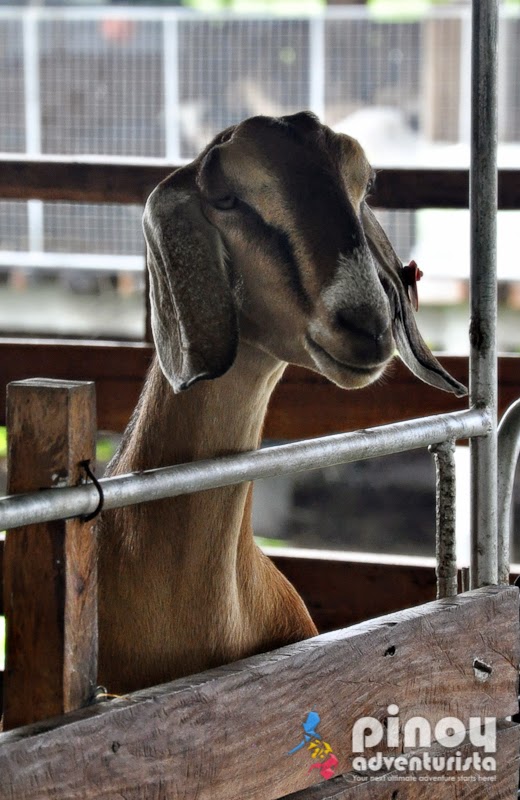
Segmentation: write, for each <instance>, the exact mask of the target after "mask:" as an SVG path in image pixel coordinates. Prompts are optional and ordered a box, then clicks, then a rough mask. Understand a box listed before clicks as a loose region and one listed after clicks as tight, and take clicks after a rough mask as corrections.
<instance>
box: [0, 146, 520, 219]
mask: <svg viewBox="0 0 520 800" xmlns="http://www.w3.org/2000/svg"><path fill="white" fill-rule="evenodd" d="M375 166H376V167H377V164H376V165H375ZM175 168H176V167H175V166H174V165H173V164H172V165H170V164H162V163H160V162H154V161H153V160H149V161H146V160H141V161H138V160H134V161H127V160H122V159H117V160H115V159H111V160H108V159H105V160H102V159H99V160H98V161H94V160H93V159H88V161H87V160H83V161H82V160H81V159H78V158H66V157H64V156H59V157H43V158H38V159H19V158H17V157H16V156H14V157H13V156H7V157H6V156H4V157H3V158H2V159H1V160H0V198H3V199H10V200H28V199H38V200H67V201H79V202H84V203H144V201H145V200H146V197H147V196H148V194H149V193H150V191H151V190H152V189H153V188H154V186H156V185H157V184H158V183H159V182H160V181H161V180H162V179H163V178H165V177H166V176H167V175H169V174H170V172H172V171H173V170H174V169H175ZM519 172H520V170H517V169H501V170H499V176H498V206H499V208H500V209H514V208H519V207H520V188H519V187H520V181H519V180H518V174H519ZM468 186H469V181H468V170H465V169H451V168H447V169H439V168H435V169H431V168H428V167H422V168H394V169H388V168H385V169H382V170H379V171H378V177H377V183H376V186H375V188H374V190H373V192H372V193H371V196H370V204H371V205H372V206H374V207H375V208H387V209H418V208H467V207H468V197H469V192H468Z"/></svg>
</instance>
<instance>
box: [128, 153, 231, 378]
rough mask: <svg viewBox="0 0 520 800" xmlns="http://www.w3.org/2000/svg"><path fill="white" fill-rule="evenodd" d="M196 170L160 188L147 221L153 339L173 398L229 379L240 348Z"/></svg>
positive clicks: (218, 245)
mask: <svg viewBox="0 0 520 800" xmlns="http://www.w3.org/2000/svg"><path fill="white" fill-rule="evenodd" d="M197 166H198V164H197V163H196V162H194V163H193V164H190V165H188V166H187V167H183V168H181V169H179V170H177V171H176V172H174V173H173V174H172V175H170V177H168V178H166V180H164V181H163V182H162V183H160V184H159V186H158V187H157V188H156V189H155V190H154V191H153V192H152V194H151V195H150V197H149V198H148V201H147V203H146V207H145V211H144V215H143V229H144V235H145V239H146V244H147V264H148V269H149V272H150V303H151V312H152V332H153V337H154V341H155V346H156V349H157V355H158V358H159V362H160V364H161V368H162V370H163V372H164V374H165V376H166V378H167V379H168V381H169V382H170V384H171V385H172V387H173V389H174V391H175V392H180V391H183V390H184V389H188V388H189V387H190V386H191V385H192V384H194V383H195V382H196V381H199V380H203V379H210V378H218V377H219V376H220V375H222V374H223V373H224V372H226V371H227V370H228V369H229V367H230V366H231V365H232V364H233V361H234V359H235V355H236V349H237V343H238V321H237V309H236V306H235V302H234V298H233V293H232V290H231V285H230V279H229V273H228V264H227V263H226V254H225V249H224V245H223V243H222V240H221V237H220V234H219V232H218V231H217V229H216V228H215V227H214V226H213V225H211V223H210V222H208V220H207V219H206V217H205V216H204V214H203V212H202V208H201V202H200V195H199V191H198V188H197V185H196V176H197Z"/></svg>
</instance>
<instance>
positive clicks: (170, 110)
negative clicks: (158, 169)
mask: <svg viewBox="0 0 520 800" xmlns="http://www.w3.org/2000/svg"><path fill="white" fill-rule="evenodd" d="M162 24H163V86H164V134H165V143H166V146H165V156H166V158H167V159H168V160H169V161H171V162H172V164H178V163H179V160H180V158H181V127H180V96H179V20H178V19H177V18H176V19H169V18H168V19H167V20H164V21H163V23H162Z"/></svg>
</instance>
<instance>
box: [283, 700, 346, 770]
mask: <svg viewBox="0 0 520 800" xmlns="http://www.w3.org/2000/svg"><path fill="white" fill-rule="evenodd" d="M320 721H321V718H320V715H319V714H317V713H316V711H309V713H308V714H307V719H306V720H305V722H304V723H302V727H303V740H302V741H301V742H300V744H298V745H296V747H293V749H292V750H289V752H288V754H287V755H289V756H290V755H292V754H293V753H296V752H298V750H301V749H302V748H303V747H305V746H306V745H307V749H308V750H310V751H311V757H312V758H314V759H316V763H315V764H312V766H310V767H309V769H308V772H310V771H311V770H312V769H319V771H320V775H321V777H322V778H324V779H325V780H326V781H327V780H329V778H332V777H333V776H334V768H335V767H336V766H337V765H338V759H337V758H336V756H335V755H334V753H333V752H332V747H331V746H330V744H328V742H325V741H324V740H323V739H322V738H321V736H320V735H319V733H317V731H316V728H317V727H318V725H319V724H320ZM325 759H326V760H325Z"/></svg>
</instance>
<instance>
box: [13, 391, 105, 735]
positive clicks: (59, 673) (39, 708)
mask: <svg viewBox="0 0 520 800" xmlns="http://www.w3.org/2000/svg"><path fill="white" fill-rule="evenodd" d="M8 431H9V445H8V446H9V450H8V456H9V458H8V491H9V493H11V494H15V493H17V492H27V491H35V490H38V489H40V488H50V487H52V486H57V485H60V486H63V485H69V486H73V485H75V484H77V483H78V482H79V481H80V480H81V479H82V478H86V475H85V473H84V471H83V470H82V467H81V462H82V461H89V462H91V463H92V465H93V464H94V458H95V431H96V414H95V391H94V385H93V384H92V383H77V382H72V381H69V382H63V381H48V380H41V379H34V380H28V381H21V382H18V383H12V384H10V386H9V387H8ZM95 564H96V561H95V539H94V530H93V523H92V522H90V523H87V522H82V521H81V520H71V521H68V522H65V521H59V522H52V523H47V524H45V525H31V526H28V527H26V528H20V529H17V530H16V531H13V532H12V533H9V532H8V533H7V538H6V542H5V548H4V610H5V615H6V619H7V652H6V671H5V678H4V729H9V728H15V727H17V726H19V725H27V724H28V723H30V722H34V721H37V720H41V719H46V718H47V717H50V716H55V715H56V714H62V713H64V712H66V711H70V710H72V709H75V708H78V707H79V706H81V705H84V704H85V703H86V702H87V701H88V699H89V697H91V695H92V692H93V690H94V686H95V680H96V672H97V585H96V566H95Z"/></svg>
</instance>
